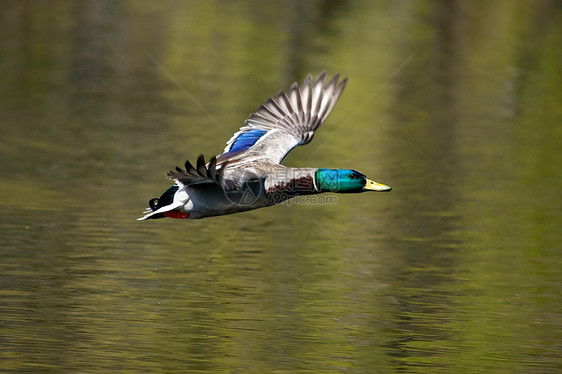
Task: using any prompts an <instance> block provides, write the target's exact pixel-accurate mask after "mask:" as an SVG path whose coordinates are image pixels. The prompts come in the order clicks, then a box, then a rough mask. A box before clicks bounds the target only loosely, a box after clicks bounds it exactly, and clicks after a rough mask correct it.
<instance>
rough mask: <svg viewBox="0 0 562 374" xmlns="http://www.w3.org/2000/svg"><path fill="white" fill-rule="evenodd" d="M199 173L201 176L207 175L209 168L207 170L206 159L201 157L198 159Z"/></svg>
mask: <svg viewBox="0 0 562 374" xmlns="http://www.w3.org/2000/svg"><path fill="white" fill-rule="evenodd" d="M197 172H198V173H199V175H205V176H206V175H207V168H205V157H204V156H203V155H200V156H199V157H198V158H197Z"/></svg>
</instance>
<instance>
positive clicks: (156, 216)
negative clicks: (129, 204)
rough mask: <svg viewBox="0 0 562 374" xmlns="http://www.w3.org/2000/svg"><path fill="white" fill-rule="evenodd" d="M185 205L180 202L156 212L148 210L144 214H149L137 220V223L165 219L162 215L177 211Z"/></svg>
mask: <svg viewBox="0 0 562 374" xmlns="http://www.w3.org/2000/svg"><path fill="white" fill-rule="evenodd" d="M183 204H184V203H183V202H181V201H178V202H176V203H173V204H170V205H166V206H163V207H162V208H160V209H156V210H155V211H152V209H150V208H148V209H146V210H145V211H144V212H143V213H148V214H145V215H144V216H142V217H140V218H137V221H144V220H146V219H151V218H163V216H161V215H162V213H165V212H169V211H171V210H175V209H177V208H179V207H180V206H182V205H183ZM158 215H160V216H158Z"/></svg>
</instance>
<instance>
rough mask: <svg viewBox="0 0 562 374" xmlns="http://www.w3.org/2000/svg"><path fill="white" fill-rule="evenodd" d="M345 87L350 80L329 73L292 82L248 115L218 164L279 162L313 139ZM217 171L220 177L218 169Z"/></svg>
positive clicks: (220, 156) (228, 143)
mask: <svg viewBox="0 0 562 374" xmlns="http://www.w3.org/2000/svg"><path fill="white" fill-rule="evenodd" d="M346 84H347V78H344V79H341V76H340V75H339V74H335V75H333V76H332V77H330V78H329V79H328V74H327V72H326V71H322V72H321V73H320V74H319V75H318V76H316V77H313V76H312V75H311V74H308V75H307V76H306V77H305V79H304V81H303V82H302V83H301V84H300V85H299V84H298V83H296V82H295V83H292V84H291V85H290V87H289V89H288V90H286V91H280V92H278V93H277V94H275V95H274V96H273V97H272V98H269V99H267V100H266V101H265V103H263V104H262V105H261V106H260V107H259V108H258V109H257V110H256V112H254V113H252V114H250V115H249V116H248V119H247V120H246V121H245V122H244V125H243V126H242V127H241V128H240V130H239V131H238V132H236V133H235V134H234V136H233V137H232V138H231V139H230V140H229V141H228V142H227V146H226V148H225V150H224V151H223V153H222V154H220V155H219V156H218V160H219V163H220V164H222V163H223V162H225V161H228V160H231V161H233V162H234V161H235V165H242V164H244V163H245V162H250V161H252V162H253V161H256V160H263V161H267V162H274V163H280V162H281V161H282V160H283V158H284V157H285V156H286V155H287V153H288V152H289V151H290V150H291V149H293V148H294V147H295V146H297V145H303V144H307V143H308V142H309V141H310V140H311V139H312V138H313V136H314V132H315V131H316V130H317V129H318V127H319V126H320V125H321V124H322V123H323V122H324V120H325V119H326V118H327V117H328V115H329V114H330V112H331V111H332V109H333V108H334V105H335V104H336V102H337V101H338V99H339V97H340V96H341V94H342V92H343V90H344V88H345V86H346ZM260 130H261V131H263V132H264V133H263V134H260V136H259V137H258V136H257V133H254V132H255V131H260ZM257 139H259V142H258V141H257ZM209 166H210V165H209ZM197 169H199V165H197ZM216 170H217V174H218V173H219V172H220V170H219V168H216ZM221 170H222V169H221Z"/></svg>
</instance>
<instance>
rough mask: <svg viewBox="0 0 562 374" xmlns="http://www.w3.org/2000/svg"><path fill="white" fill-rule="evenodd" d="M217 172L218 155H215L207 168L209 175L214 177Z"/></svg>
mask: <svg viewBox="0 0 562 374" xmlns="http://www.w3.org/2000/svg"><path fill="white" fill-rule="evenodd" d="M216 174H217V157H216V156H213V158H212V159H211V161H210V162H209V167H208V168H207V177H209V178H211V179H214V178H215V176H216Z"/></svg>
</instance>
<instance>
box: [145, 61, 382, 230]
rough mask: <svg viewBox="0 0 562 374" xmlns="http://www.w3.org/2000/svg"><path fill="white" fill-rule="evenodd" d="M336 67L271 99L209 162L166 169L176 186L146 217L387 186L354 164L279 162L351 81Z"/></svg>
mask: <svg viewBox="0 0 562 374" xmlns="http://www.w3.org/2000/svg"><path fill="white" fill-rule="evenodd" d="M339 78H340V76H339V74H336V75H334V76H333V77H332V79H330V81H328V83H326V72H323V73H322V74H320V75H319V76H318V77H317V78H316V79H314V80H313V79H312V76H311V75H308V76H307V77H306V79H305V80H304V82H303V84H302V85H300V86H299V85H298V84H297V83H296V82H295V83H293V84H292V85H291V87H290V88H289V90H288V91H287V93H285V92H279V93H278V94H277V95H275V97H274V98H273V99H268V100H267V101H266V102H265V103H264V104H263V105H262V106H261V107H259V108H258V110H257V111H256V112H255V113H252V114H251V115H250V117H249V118H248V119H247V120H246V122H245V123H244V126H242V127H241V128H240V130H239V131H238V132H237V133H236V134H234V136H233V137H232V138H231V139H230V140H229V141H228V143H227V145H226V148H225V149H224V152H223V153H221V154H220V155H218V156H216V157H213V158H212V159H211V160H210V161H209V163H207V164H206V163H205V159H204V157H203V156H202V155H201V156H199V158H198V159H197V164H196V165H195V166H193V165H192V164H191V163H190V162H189V161H186V163H185V170H182V169H180V168H179V167H176V170H174V171H169V172H168V173H167V174H166V175H167V177H168V178H170V179H173V180H174V182H175V185H173V186H172V187H170V188H168V189H167V190H166V191H165V192H164V193H163V194H162V196H160V197H159V198H154V199H151V200H150V201H149V202H148V205H149V208H148V209H147V210H146V211H145V212H144V213H146V215H145V216H143V217H141V218H139V220H145V219H154V218H164V217H170V218H192V219H196V218H206V217H212V216H220V215H224V214H232V213H238V212H244V211H247V210H252V209H257V208H263V207H266V206H271V205H275V204H278V203H281V202H283V201H285V200H287V199H290V198H292V197H295V196H301V195H311V194H319V193H323V192H343V193H346V192H363V191H390V189H391V188H390V187H389V186H385V185H384V184H380V183H376V182H373V181H372V180H369V179H367V177H366V176H365V175H364V174H362V173H360V172H358V171H356V170H351V169H323V168H320V169H319V168H288V167H286V166H283V165H281V164H280V162H281V161H282V160H283V158H284V157H285V156H286V155H287V153H289V152H290V151H291V149H293V148H294V147H296V146H297V145H304V144H307V143H308V142H310V140H311V139H312V137H313V136H314V132H315V131H316V129H317V128H318V127H319V126H320V125H321V124H322V122H324V120H325V119H326V117H328V115H329V114H330V112H331V111H332V109H333V108H334V105H335V104H336V102H337V101H338V99H339V97H340V95H341V94H342V92H343V89H344V88H345V85H346V84H347V78H345V79H343V80H341V81H339ZM338 81H339V82H338Z"/></svg>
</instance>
